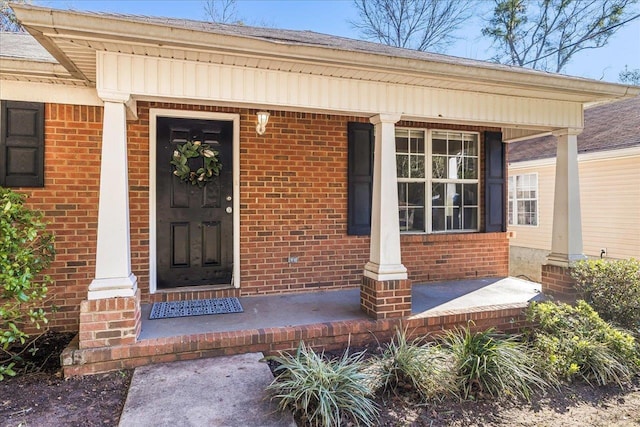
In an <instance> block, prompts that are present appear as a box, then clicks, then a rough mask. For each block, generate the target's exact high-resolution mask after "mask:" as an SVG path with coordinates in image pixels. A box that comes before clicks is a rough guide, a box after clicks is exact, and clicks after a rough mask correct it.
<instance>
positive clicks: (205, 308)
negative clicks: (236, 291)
mask: <svg viewBox="0 0 640 427" xmlns="http://www.w3.org/2000/svg"><path fill="white" fill-rule="evenodd" d="M243 311H244V309H243V308H242V305H240V301H238V298H236V297H231V298H210V299H198V300H189V301H172V302H156V303H154V304H153V307H152V308H151V314H149V319H167V318H170V317H188V316H203V315H206V314H225V313H242V312H243Z"/></svg>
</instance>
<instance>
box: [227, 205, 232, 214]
mask: <svg viewBox="0 0 640 427" xmlns="http://www.w3.org/2000/svg"><path fill="white" fill-rule="evenodd" d="M225 212H226V213H231V212H233V208H232V207H231V206H227V208H226V209H225Z"/></svg>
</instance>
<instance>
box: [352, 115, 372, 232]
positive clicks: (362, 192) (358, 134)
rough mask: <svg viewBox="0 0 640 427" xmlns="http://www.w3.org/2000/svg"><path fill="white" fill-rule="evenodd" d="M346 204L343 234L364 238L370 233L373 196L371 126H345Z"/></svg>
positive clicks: (359, 124) (353, 124) (355, 124)
mask: <svg viewBox="0 0 640 427" xmlns="http://www.w3.org/2000/svg"><path fill="white" fill-rule="evenodd" d="M348 144H349V148H348V149H349V167H348V187H349V201H348V214H347V234H349V235H355V236H368V235H369V234H370V233H371V196H372V194H373V147H374V144H375V140H374V136H373V125H372V124H370V123H356V122H350V123H349V124H348Z"/></svg>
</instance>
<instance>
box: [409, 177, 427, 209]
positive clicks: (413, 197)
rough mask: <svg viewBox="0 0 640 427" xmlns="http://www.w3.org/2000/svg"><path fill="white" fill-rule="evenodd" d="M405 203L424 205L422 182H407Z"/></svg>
mask: <svg viewBox="0 0 640 427" xmlns="http://www.w3.org/2000/svg"><path fill="white" fill-rule="evenodd" d="M407 204H408V206H409V207H414V208H415V207H424V184H423V183H421V182H420V183H415V182H412V183H408V184H407Z"/></svg>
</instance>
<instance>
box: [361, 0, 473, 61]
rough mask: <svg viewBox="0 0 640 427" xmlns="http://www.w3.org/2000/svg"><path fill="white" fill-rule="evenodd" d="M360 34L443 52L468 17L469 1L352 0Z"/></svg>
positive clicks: (415, 47)
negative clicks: (356, 11)
mask: <svg viewBox="0 0 640 427" xmlns="http://www.w3.org/2000/svg"><path fill="white" fill-rule="evenodd" d="M353 3H354V5H355V7H356V9H357V10H358V14H359V15H360V16H359V20H358V21H351V24H352V25H353V26H354V27H355V28H356V29H358V30H360V32H361V34H362V36H363V37H364V38H366V39H369V40H375V41H378V42H380V43H384V44H387V45H390V46H396V47H404V48H409V49H416V50H421V51H426V50H433V51H442V50H444V49H445V48H446V47H447V46H448V45H449V44H451V43H452V42H453V41H454V40H455V35H454V33H455V31H456V30H458V29H459V27H460V26H461V25H462V23H464V22H465V21H466V20H467V19H468V18H470V16H471V7H472V5H473V4H474V2H473V1H471V0H354V1H353Z"/></svg>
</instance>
